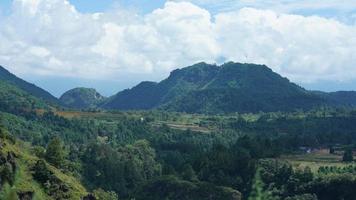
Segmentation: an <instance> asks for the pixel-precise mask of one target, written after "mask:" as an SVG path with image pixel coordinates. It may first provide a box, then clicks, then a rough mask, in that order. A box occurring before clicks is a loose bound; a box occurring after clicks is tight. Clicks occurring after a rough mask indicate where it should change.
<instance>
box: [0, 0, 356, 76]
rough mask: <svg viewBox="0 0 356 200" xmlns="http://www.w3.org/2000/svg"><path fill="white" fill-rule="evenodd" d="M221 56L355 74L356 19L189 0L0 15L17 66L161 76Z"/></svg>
mask: <svg viewBox="0 0 356 200" xmlns="http://www.w3.org/2000/svg"><path fill="white" fill-rule="evenodd" d="M221 60H226V61H228V60H232V61H236V62H250V63H261V64H267V65H268V66H269V67H271V68H272V69H274V70H275V71H276V72H279V73H281V74H283V75H285V76H287V77H289V78H291V79H292V80H293V81H298V82H313V81H317V80H350V79H355V77H356V26H355V25H351V24H344V23H342V22H340V21H337V20H334V19H326V18H322V17H316V16H310V17H305V16H300V15H291V14H280V13H277V12H275V11H270V10H262V9H254V8H238V9H235V10H232V11H226V12H225V11H224V12H219V13H217V14H211V13H210V12H209V11H208V10H206V9H203V8H201V7H199V6H197V5H194V4H192V3H189V2H167V3H166V4H165V5H164V7H163V8H159V9H156V10H154V11H153V12H151V13H149V14H146V15H137V14H136V13H132V12H130V11H125V10H122V9H118V10H111V11H108V12H105V13H94V14H83V13H80V12H78V11H77V10H76V9H75V8H74V7H73V6H72V5H71V4H70V3H69V2H68V1H67V0H14V4H13V10H12V12H11V14H10V15H9V16H6V17H2V18H0V63H1V64H2V65H6V66H8V67H9V68H10V69H11V70H12V71H15V72H16V73H18V74H34V75H53V76H72V77H80V78H92V79H119V78H120V79H124V78H125V76H126V75H127V74H141V75H142V74H147V75H150V76H151V77H152V76H153V77H155V78H157V79H160V78H163V77H165V76H166V75H167V73H168V72H169V71H170V70H172V69H174V68H176V67H183V66H187V65H190V64H193V63H195V62H200V61H206V62H210V63H213V62H220V61H221Z"/></svg>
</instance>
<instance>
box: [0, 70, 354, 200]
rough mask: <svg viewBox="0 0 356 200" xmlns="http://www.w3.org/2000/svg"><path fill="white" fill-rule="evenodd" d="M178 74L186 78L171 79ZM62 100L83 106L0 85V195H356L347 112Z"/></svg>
mask: <svg viewBox="0 0 356 200" xmlns="http://www.w3.org/2000/svg"><path fill="white" fill-rule="evenodd" d="M210 67H211V68H212V70H217V69H216V68H215V67H214V66H210ZM230 67H231V66H230ZM194 70H198V71H200V70H201V68H200V67H195V68H194ZM245 70H247V69H245ZM261 70H262V71H263V72H264V71H265V70H267V69H265V68H264V67H261ZM181 73H183V74H184V73H188V74H189V73H190V70H188V71H184V70H183V71H177V72H174V73H172V74H173V75H171V76H178V77H180V75H179V74H181ZM175 74H178V75H175ZM210 76H212V75H211V74H205V75H204V76H203V77H208V78H209V80H210V78H211V77H210ZM274 76H277V75H274ZM185 77H186V76H185ZM214 77H215V75H214ZM179 80H180V81H182V80H181V79H180V78H179ZM281 80H284V79H281ZM166 81H167V80H166ZM201 81H202V82H204V81H205V80H201ZM284 81H285V82H286V83H288V84H287V85H289V86H291V85H290V84H291V83H289V82H288V81H286V80H284ZM217 82H218V83H221V81H217ZM21 83H22V82H21ZM145 84H148V85H151V84H152V83H145ZM145 84H144V85H143V86H142V87H143V88H145V87H146V86H145ZM204 84H205V83H204ZM214 84H215V83H213V82H212V83H211V85H214ZM153 85H156V84H153ZM277 85H278V84H277ZM291 87H292V88H291V90H292V91H300V92H301V93H300V94H305V93H304V92H305V91H304V90H303V89H301V88H299V87H298V86H296V85H293V84H292V86H291ZM83 92H84V93H85V95H82V94H83ZM126 92H128V91H126ZM176 92H177V93H178V92H179V90H177V91H176ZM73 94H75V95H74V96H76V95H79V96H77V97H80V99H81V100H83V101H84V100H86V98H90V100H88V101H85V102H84V103H88V105H89V104H90V106H89V107H88V108H82V109H81V110H78V109H74V108H73V106H69V107H70V108H68V107H66V106H63V105H62V104H57V103H56V102H55V101H51V100H48V99H46V98H43V96H42V95H33V94H32V93H31V90H30V91H28V90H27V89H26V88H25V89H23V88H21V87H19V86H18V85H16V84H14V83H13V82H11V81H6V80H2V81H1V82H0V199H11V200H12V199H21V200H24V199H26V200H27V199H55V200H57V199H89V200H90V199H98V200H101V199H103V200H117V199H127V200H128V199H139V200H141V199H142V200H147V199H152V200H156V199H157V200H159V199H170V200H193V199H194V200H195V199H206V200H212V199H214V200H215V199H222V200H225V199H226V200H240V199H247V200H255V199H256V200H257V199H267V200H268V199H271V200H284V199H286V200H317V199H318V200H338V199H340V200H342V199H343V200H354V199H356V193H355V190H353V189H354V188H356V164H355V163H354V162H353V161H354V154H355V150H356V124H355V121H356V109H354V108H353V107H352V106H350V105H349V106H340V105H338V106H335V105H320V106H316V107H313V108H308V109H293V110H290V111H288V112H287V111H276V112H240V113H238V112H230V113H221V112H216V113H214V114H210V111H213V110H210V111H209V112H206V114H196V113H195V114H194V113H190V112H188V113H185V112H173V111H172V110H171V109H169V108H168V107H170V104H169V103H168V104H165V106H167V109H163V108H164V107H159V108H158V109H151V110H144V111H140V110H136V111H116V110H102V109H100V108H99V107H96V106H93V105H94V104H95V103H96V102H100V104H102V105H104V104H105V103H108V100H110V101H111V100H112V99H111V98H109V99H105V98H104V97H102V96H100V95H99V94H98V93H97V92H96V91H95V90H87V89H84V88H79V89H76V90H73V91H71V92H69V93H67V97H66V98H64V97H63V98H64V99H67V100H68V101H67V102H69V103H68V105H70V103H73V104H71V105H74V104H76V103H78V102H79V104H80V102H81V101H77V100H78V99H72V98H73V97H74V96H73ZM172 94H173V93H172ZM175 94H176V93H175ZM308 95H310V94H308ZM323 95H326V94H323ZM328 95H331V94H328ZM332 95H336V94H332ZM193 96H195V94H194V95H193ZM152 97H153V96H152ZM344 97H345V96H344ZM167 98H168V97H167ZM184 98H186V97H184ZM345 98H346V97H345ZM350 98H351V99H352V97H350ZM350 98H348V97H347V98H346V99H344V100H345V101H346V100H347V101H349V100H350ZM80 99H79V100H80ZM335 101H336V100H335ZM82 103H83V102H82ZM175 105H176V106H178V105H179V103H176V104H175ZM74 107H75V106H74ZM202 109H205V108H203V107H202ZM173 110H174V109H173ZM203 113H205V112H203Z"/></svg>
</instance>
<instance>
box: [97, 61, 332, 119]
mask: <svg viewBox="0 0 356 200" xmlns="http://www.w3.org/2000/svg"><path fill="white" fill-rule="evenodd" d="M327 103H328V100H327V99H326V98H325V97H323V96H321V95H317V94H315V93H312V92H309V91H307V90H305V89H304V88H302V87H300V86H298V85H296V84H294V83H291V82H290V81H289V80H288V79H286V78H283V77H281V76H280V75H279V74H277V73H274V72H273V71H272V70H271V69H269V68H268V67H267V66H265V65H255V64H241V63H233V62H229V63H226V64H223V65H221V66H217V65H210V64H206V63H198V64H195V65H193V66H189V67H186V68H183V69H177V70H174V71H173V72H171V74H170V76H169V77H168V78H167V79H165V80H163V81H161V82H159V83H154V82H142V83H141V84H139V85H138V86H136V87H133V88H132V89H128V90H124V91H122V92H119V93H118V94H116V95H115V96H113V97H111V98H110V99H109V100H108V101H107V102H106V103H105V104H103V105H102V107H103V108H106V109H121V110H137V109H152V108H162V109H165V110H170V111H179V112H188V113H227V112H245V113H246V112H259V111H289V110H294V109H297V108H301V109H310V108H313V107H315V106H320V105H325V104H327Z"/></svg>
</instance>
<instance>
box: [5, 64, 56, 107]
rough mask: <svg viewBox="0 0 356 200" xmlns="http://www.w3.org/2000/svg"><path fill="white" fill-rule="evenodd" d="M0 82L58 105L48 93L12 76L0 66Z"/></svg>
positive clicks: (54, 98)
mask: <svg viewBox="0 0 356 200" xmlns="http://www.w3.org/2000/svg"><path fill="white" fill-rule="evenodd" d="M0 80H2V81H5V82H7V83H10V84H12V85H14V86H16V87H18V88H20V89H22V90H23V91H26V92H27V93H29V94H31V95H33V96H35V97H37V98H40V99H43V100H45V101H47V102H50V103H54V104H58V103H59V101H58V99H57V98H56V97H54V96H52V95H51V94H50V93H49V92H47V91H45V90H44V89H42V88H40V87H37V86H36V85H34V84H32V83H28V82H26V81H24V80H22V79H20V78H18V77H17V76H15V75H14V74H12V73H10V72H9V71H8V70H6V69H5V68H4V67H2V66H0Z"/></svg>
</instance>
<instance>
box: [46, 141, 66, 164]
mask: <svg viewBox="0 0 356 200" xmlns="http://www.w3.org/2000/svg"><path fill="white" fill-rule="evenodd" d="M45 158H46V160H47V162H49V163H51V164H52V165H54V166H56V167H62V166H63V165H64V161H65V152H64V147H63V144H62V141H61V140H60V139H59V138H58V137H55V138H53V139H52V140H51V141H50V142H49V144H48V146H47V149H46V155H45Z"/></svg>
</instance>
